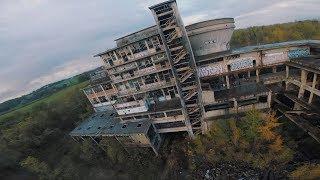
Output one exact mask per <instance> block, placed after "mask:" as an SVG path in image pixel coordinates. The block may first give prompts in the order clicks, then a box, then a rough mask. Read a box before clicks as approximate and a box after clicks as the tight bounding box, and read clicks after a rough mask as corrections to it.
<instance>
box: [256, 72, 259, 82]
mask: <svg viewBox="0 0 320 180" xmlns="http://www.w3.org/2000/svg"><path fill="white" fill-rule="evenodd" d="M256 81H257V82H260V77H259V69H257V70H256Z"/></svg>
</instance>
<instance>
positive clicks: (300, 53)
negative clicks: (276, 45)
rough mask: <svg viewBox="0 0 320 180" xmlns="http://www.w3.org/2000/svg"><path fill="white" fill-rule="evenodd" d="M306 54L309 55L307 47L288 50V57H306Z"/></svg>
mask: <svg viewBox="0 0 320 180" xmlns="http://www.w3.org/2000/svg"><path fill="white" fill-rule="evenodd" d="M308 55H310V50H309V49H308V48H300V49H293V50H290V51H289V52H288V57H289V58H290V59H294V58H301V57H306V56H308Z"/></svg>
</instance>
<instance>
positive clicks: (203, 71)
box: [198, 64, 226, 77]
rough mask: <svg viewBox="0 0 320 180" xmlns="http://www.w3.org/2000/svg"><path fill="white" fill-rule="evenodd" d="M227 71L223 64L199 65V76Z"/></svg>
mask: <svg viewBox="0 0 320 180" xmlns="http://www.w3.org/2000/svg"><path fill="white" fill-rule="evenodd" d="M224 72H226V71H225V69H224V68H223V65H222V64H217V65H211V66H205V67H199V68H198V75H199V77H205V76H212V75H217V74H221V73H224Z"/></svg>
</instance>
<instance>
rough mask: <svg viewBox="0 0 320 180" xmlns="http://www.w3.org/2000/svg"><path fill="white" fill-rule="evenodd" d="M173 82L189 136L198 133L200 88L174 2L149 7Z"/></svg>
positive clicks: (192, 56) (199, 128)
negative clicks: (174, 81)
mask: <svg viewBox="0 0 320 180" xmlns="http://www.w3.org/2000/svg"><path fill="white" fill-rule="evenodd" d="M150 10H151V11H152V13H153V16H154V19H155V21H156V24H157V26H158V30H159V33H160V36H161V39H162V41H163V44H164V46H165V50H166V54H167V57H168V59H169V62H170V64H171V67H172V71H173V75H174V78H175V80H176V87H177V90H178V94H179V96H180V100H181V105H182V109H183V114H184V116H185V124H186V127H187V129H188V133H189V136H190V137H191V138H194V134H198V133H201V126H202V121H201V120H202V114H203V106H202V103H201V86H200V80H199V77H198V74H197V69H196V62H195V58H194V55H193V52H192V49H191V44H190V41H189V38H188V35H187V32H186V29H185V27H184V24H183V22H182V19H181V16H180V14H179V11H178V8H177V3H176V1H175V0H169V1H166V2H163V3H160V4H157V5H154V6H152V7H150Z"/></svg>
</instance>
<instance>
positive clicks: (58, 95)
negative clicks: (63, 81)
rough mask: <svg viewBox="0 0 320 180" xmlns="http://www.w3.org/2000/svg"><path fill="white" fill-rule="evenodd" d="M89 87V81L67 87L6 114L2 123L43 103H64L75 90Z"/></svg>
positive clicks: (0, 120) (1, 120)
mask: <svg viewBox="0 0 320 180" xmlns="http://www.w3.org/2000/svg"><path fill="white" fill-rule="evenodd" d="M87 85H88V81H85V82H82V83H80V84H76V85H73V86H70V87H67V88H65V89H63V90H61V91H58V92H56V93H54V94H52V95H51V96H48V97H46V98H43V99H40V100H38V101H36V102H33V103H31V104H29V105H26V106H24V107H21V108H19V109H16V110H13V111H11V112H8V113H6V114H3V115H1V116H0V123H2V122H3V121H5V120H8V118H10V117H11V116H13V115H14V114H15V113H27V112H30V111H31V110H32V108H33V107H35V106H36V105H39V104H41V103H52V102H59V101H63V100H64V98H65V97H67V96H68V95H69V94H70V93H71V92H74V90H76V89H79V90H80V89H82V88H84V87H85V86H87Z"/></svg>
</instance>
